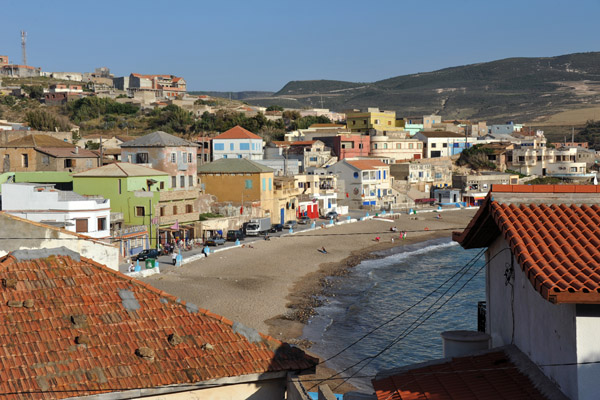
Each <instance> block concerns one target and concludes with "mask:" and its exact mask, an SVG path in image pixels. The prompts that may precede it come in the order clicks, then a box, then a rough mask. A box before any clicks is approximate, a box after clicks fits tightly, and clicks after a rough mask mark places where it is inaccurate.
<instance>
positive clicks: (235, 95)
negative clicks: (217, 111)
mask: <svg viewBox="0 0 600 400" xmlns="http://www.w3.org/2000/svg"><path fill="white" fill-rule="evenodd" d="M189 93H190V94H191V95H194V96H198V95H207V96H211V97H221V98H224V99H231V100H244V99H247V98H248V97H262V96H267V97H269V96H272V95H273V92H261V91H257V90H255V91H245V92H202V91H191V92H189Z"/></svg>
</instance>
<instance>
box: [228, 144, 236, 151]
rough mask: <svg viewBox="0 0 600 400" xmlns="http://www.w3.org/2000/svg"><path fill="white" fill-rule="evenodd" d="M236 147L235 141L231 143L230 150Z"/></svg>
mask: <svg viewBox="0 0 600 400" xmlns="http://www.w3.org/2000/svg"><path fill="white" fill-rule="evenodd" d="M234 149H235V144H234V143H229V150H231V151H233V150H234Z"/></svg>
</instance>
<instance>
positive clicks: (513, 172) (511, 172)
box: [504, 169, 527, 179]
mask: <svg viewBox="0 0 600 400" xmlns="http://www.w3.org/2000/svg"><path fill="white" fill-rule="evenodd" d="M504 172H505V173H507V174H512V175H519V179H521V178H525V177H526V176H527V175H525V174H522V173H520V172H518V171H515V170H512V169H507V170H505V171H504Z"/></svg>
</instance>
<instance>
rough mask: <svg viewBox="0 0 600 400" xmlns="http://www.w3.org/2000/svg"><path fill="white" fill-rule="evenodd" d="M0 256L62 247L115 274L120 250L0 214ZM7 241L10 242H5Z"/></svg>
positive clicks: (76, 235) (69, 233)
mask: <svg viewBox="0 0 600 400" xmlns="http://www.w3.org/2000/svg"><path fill="white" fill-rule="evenodd" d="M0 238H3V239H0V256H3V255H5V254H7V253H8V252H11V251H14V250H25V249H44V248H55V247H61V246H64V247H66V248H68V249H70V250H73V251H75V252H77V253H79V254H80V255H82V256H83V257H87V258H90V259H92V260H94V261H96V262H98V263H100V264H104V265H106V266H108V267H109V268H111V269H114V270H116V271H118V270H119V248H118V247H117V246H115V245H112V244H108V243H104V242H100V241H98V240H93V239H92V238H87V237H85V236H82V235H78V234H74V233H71V232H68V231H66V230H64V229H58V228H54V227H50V226H47V225H43V224H40V223H37V222H31V221H27V220H25V219H22V218H18V217H14V216H10V215H7V214H5V213H3V212H0ZM6 238H10V239H6Z"/></svg>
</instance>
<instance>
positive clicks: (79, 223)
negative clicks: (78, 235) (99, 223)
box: [75, 219, 88, 232]
mask: <svg viewBox="0 0 600 400" xmlns="http://www.w3.org/2000/svg"><path fill="white" fill-rule="evenodd" d="M87 231H88V220H87V219H76V220H75V232H87Z"/></svg>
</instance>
